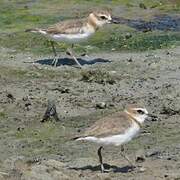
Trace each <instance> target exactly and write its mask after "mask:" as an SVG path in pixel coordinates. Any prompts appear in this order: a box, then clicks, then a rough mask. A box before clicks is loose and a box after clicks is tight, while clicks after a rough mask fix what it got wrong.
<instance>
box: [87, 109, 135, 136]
mask: <svg viewBox="0 0 180 180" xmlns="http://www.w3.org/2000/svg"><path fill="white" fill-rule="evenodd" d="M131 123H132V121H131V119H129V117H127V115H126V114H125V113H123V112H117V113H115V114H113V115H111V116H107V117H104V118H102V119H100V120H98V121H97V122H96V123H95V124H93V125H92V126H91V127H89V128H88V129H87V130H86V131H85V133H84V136H85V137H87V136H95V137H106V136H111V135H117V134H122V133H124V132H125V131H126V130H127V129H128V128H129V127H130V126H131Z"/></svg>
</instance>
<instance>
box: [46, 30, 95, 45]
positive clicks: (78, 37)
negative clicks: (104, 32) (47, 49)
mask: <svg viewBox="0 0 180 180" xmlns="http://www.w3.org/2000/svg"><path fill="white" fill-rule="evenodd" d="M91 35H92V33H89V32H87V33H86V32H85V33H78V34H47V36H48V37H49V38H50V39H52V40H54V41H57V42H66V43H76V42H82V41H86V40H87V39H88V38H89V37H90V36H91Z"/></svg>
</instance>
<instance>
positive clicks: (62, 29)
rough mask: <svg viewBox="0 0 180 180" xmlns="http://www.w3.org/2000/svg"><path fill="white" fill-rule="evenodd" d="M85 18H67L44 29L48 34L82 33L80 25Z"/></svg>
mask: <svg viewBox="0 0 180 180" xmlns="http://www.w3.org/2000/svg"><path fill="white" fill-rule="evenodd" d="M84 23H85V20H84V19H81V20H67V21H62V22H59V23H57V24H54V25H52V26H50V27H49V28H47V29H46V32H47V33H49V34H77V33H83V32H82V26H83V25H84Z"/></svg>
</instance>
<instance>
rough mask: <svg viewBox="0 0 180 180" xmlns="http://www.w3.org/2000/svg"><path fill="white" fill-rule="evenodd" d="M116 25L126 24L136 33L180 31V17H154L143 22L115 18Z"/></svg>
mask: <svg viewBox="0 0 180 180" xmlns="http://www.w3.org/2000/svg"><path fill="white" fill-rule="evenodd" d="M115 19H116V23H119V24H126V25H128V26H130V27H133V28H135V29H136V30H138V31H143V32H147V31H153V30H162V31H180V16H169V15H158V16H155V17H154V19H152V20H151V21H144V20H141V19H136V20H133V19H125V18H115Z"/></svg>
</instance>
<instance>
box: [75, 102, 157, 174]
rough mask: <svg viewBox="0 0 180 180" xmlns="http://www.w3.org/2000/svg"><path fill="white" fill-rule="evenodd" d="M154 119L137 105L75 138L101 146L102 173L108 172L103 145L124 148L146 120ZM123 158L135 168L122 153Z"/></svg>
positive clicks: (100, 121)
mask: <svg viewBox="0 0 180 180" xmlns="http://www.w3.org/2000/svg"><path fill="white" fill-rule="evenodd" d="M152 117H154V116H153V115H150V114H149V113H148V111H147V110H146V109H145V108H142V107H140V106H137V105H131V106H128V107H127V108H126V109H125V110H124V112H116V113H114V114H113V115H111V116H107V117H104V118H102V119H100V120H98V121H97V122H95V123H94V124H93V125H92V126H91V127H89V128H88V129H87V130H86V131H85V133H84V134H83V136H79V137H77V138H74V139H75V140H76V141H89V142H94V143H97V144H100V145H101V147H100V148H99V149H98V156H99V162H100V165H101V171H102V172H105V171H107V170H106V169H105V168H104V165H103V160H102V155H101V150H102V148H103V145H109V146H111V145H113V146H122V145H123V144H126V143H127V142H129V141H131V140H132V138H134V137H136V136H137V134H138V133H139V131H140V129H141V127H142V124H143V123H144V121H145V120H148V119H149V120H150V119H152ZM121 154H122V156H123V157H124V158H125V159H126V160H127V161H128V162H129V163H130V164H131V165H132V166H133V163H131V161H130V160H129V159H128V157H127V156H126V155H125V154H124V153H122V152H121Z"/></svg>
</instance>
